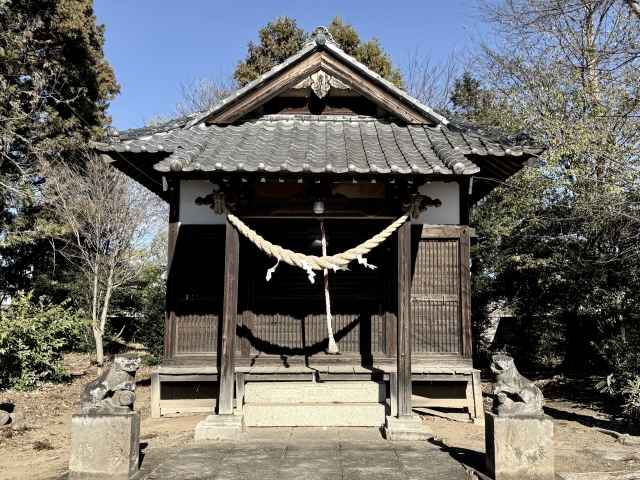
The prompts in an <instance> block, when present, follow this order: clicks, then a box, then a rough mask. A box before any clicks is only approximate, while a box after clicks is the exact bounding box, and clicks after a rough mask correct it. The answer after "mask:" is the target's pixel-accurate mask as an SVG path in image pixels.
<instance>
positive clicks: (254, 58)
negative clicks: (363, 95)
mask: <svg viewBox="0 0 640 480" xmlns="http://www.w3.org/2000/svg"><path fill="white" fill-rule="evenodd" d="M328 28H329V32H331V35H332V36H333V38H334V40H335V41H336V42H337V43H338V45H340V48H342V49H343V50H344V51H345V52H346V53H347V54H349V55H351V56H353V57H354V58H355V59H356V60H358V61H360V62H362V63H364V64H365V65H366V66H367V67H369V68H370V69H371V70H373V71H374V72H376V73H378V74H379V75H380V76H382V77H383V78H385V79H387V80H389V81H390V82H392V83H394V84H395V85H397V86H399V87H402V85H403V83H402V74H401V73H400V70H398V69H397V68H395V67H394V66H393V65H392V63H391V59H390V58H389V55H388V54H387V53H385V51H384V50H383V49H382V47H381V46H380V43H379V42H378V40H377V39H375V38H374V39H371V40H368V41H366V42H363V41H362V40H361V39H360V37H359V36H358V33H357V32H356V30H355V29H354V28H353V26H351V25H349V24H345V23H344V22H343V21H342V20H341V19H340V17H335V18H334V19H333V20H332V21H331V23H330V24H329V27H328ZM259 37H260V43H259V44H255V43H254V42H249V51H248V53H247V58H246V59H245V60H244V61H242V62H240V64H239V65H238V67H237V68H236V71H235V73H234V78H235V80H236V82H238V84H239V85H240V86H244V85H246V84H247V83H249V82H250V81H252V80H255V79H256V78H257V77H259V76H260V75H262V74H263V73H266V72H268V71H269V70H270V69H271V68H273V67H274V66H276V65H278V64H279V63H282V62H283V61H284V60H286V59H287V58H289V57H290V56H291V55H293V54H295V53H296V52H298V50H300V49H301V48H302V46H303V44H304V42H305V40H306V39H307V38H308V35H307V34H306V33H305V32H304V30H302V29H301V28H299V27H298V26H297V24H296V21H295V20H293V19H291V18H289V17H280V18H278V19H276V20H275V21H273V22H269V23H268V24H267V25H266V26H265V27H263V28H261V29H260V31H259Z"/></svg>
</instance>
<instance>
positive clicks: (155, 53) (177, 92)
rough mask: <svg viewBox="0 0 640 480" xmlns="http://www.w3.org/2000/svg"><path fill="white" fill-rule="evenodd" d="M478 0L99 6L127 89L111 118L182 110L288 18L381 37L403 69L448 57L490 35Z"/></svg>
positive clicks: (189, 0) (188, 0)
mask: <svg viewBox="0 0 640 480" xmlns="http://www.w3.org/2000/svg"><path fill="white" fill-rule="evenodd" d="M474 1H475V0H448V1H442V0H407V1H403V0H397V1H395V2H393V1H389V0H384V1H381V0H342V1H338V0H261V1H252V0H245V1H244V2H238V1H236V2H230V1H216V0H182V1H175V0H95V12H96V15H97V17H98V22H99V23H102V24H104V25H105V26H106V45H105V54H106V57H107V59H108V60H109V62H110V63H111V65H112V66H113V67H114V69H115V72H116V76H117V78H118V82H119V83H120V85H121V93H120V95H119V96H118V97H117V98H116V99H115V100H114V101H113V102H112V104H111V107H110V110H109V112H110V114H111V116H112V118H113V125H114V126H115V127H116V128H118V129H127V128H133V127H140V126H143V125H144V124H145V122H147V121H148V120H150V119H152V118H154V117H156V116H159V115H168V114H171V113H173V112H174V111H175V105H176V103H177V102H178V101H179V100H180V96H181V85H183V84H188V83H190V82H192V81H194V80H197V79H201V78H226V77H230V76H231V75H232V72H233V70H234V68H235V66H236V65H237V63H238V62H239V61H240V60H242V59H243V58H244V56H245V54H246V49H247V43H248V42H249V41H250V40H252V39H254V40H255V39H256V38H257V32H258V29H259V28H260V27H262V26H263V25H265V24H266V23H267V22H268V21H269V20H272V19H274V18H276V17H278V16H281V15H288V16H290V17H292V18H295V19H296V20H297V22H298V25H299V26H301V27H303V28H304V29H305V30H307V31H309V30H311V29H312V28H313V27H315V26H317V25H324V24H327V23H329V21H330V20H331V19H332V18H333V17H334V16H335V15H339V16H341V17H342V18H343V20H345V21H346V22H347V23H351V24H352V25H353V26H354V27H355V28H356V30H357V31H358V33H359V34H360V36H361V38H363V39H368V38H370V37H377V38H378V39H379V40H380V42H381V44H382V46H383V47H384V48H385V50H386V51H387V52H389V54H390V55H391V57H392V59H393V61H394V63H395V64H396V65H398V66H399V67H400V68H403V67H404V66H405V64H406V62H407V59H408V57H409V55H410V53H411V52H412V51H416V49H418V50H419V51H420V52H421V54H425V55H430V56H432V57H433V58H434V59H435V60H442V59H444V58H446V57H447V56H448V55H449V54H450V53H451V52H452V51H454V50H455V51H458V52H465V51H468V50H469V48H471V47H472V45H473V41H472V39H473V38H477V37H478V36H479V35H482V31H481V27H479V26H478V25H477V23H476V22H475V20H474V16H473V10H472V5H473V2H474Z"/></svg>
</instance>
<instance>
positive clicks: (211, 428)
mask: <svg viewBox="0 0 640 480" xmlns="http://www.w3.org/2000/svg"><path fill="white" fill-rule="evenodd" d="M241 433H242V416H241V415H209V416H208V417H207V418H205V419H204V420H202V421H201V422H200V423H198V425H196V431H195V440H196V442H206V441H210V440H233V439H235V438H237V437H238V436H239V435H240V434H241Z"/></svg>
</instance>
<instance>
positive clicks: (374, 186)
mask: <svg viewBox="0 0 640 480" xmlns="http://www.w3.org/2000/svg"><path fill="white" fill-rule="evenodd" d="M96 148H97V150H99V151H100V152H101V154H103V155H104V156H105V158H106V159H107V160H108V161H109V162H111V163H112V165H113V166H115V167H116V168H118V169H120V170H121V171H123V172H125V173H126V174H127V175H129V176H131V177H132V178H133V179H135V180H137V181H138V182H140V183H141V184H142V185H144V186H145V187H146V188H148V189H150V190H151V191H153V192H155V193H156V194H158V195H159V196H160V197H162V198H163V199H164V200H165V201H167V202H168V204H169V212H170V213H169V254H168V278H167V282H168V283H167V290H168V292H167V306H166V309H167V311H166V322H165V350H164V359H163V361H162V364H161V366H160V367H159V368H158V370H157V372H156V373H155V374H154V375H153V378H152V414H153V415H154V416H161V415H173V414H177V413H183V412H209V413H212V414H213V413H214V412H215V415H211V416H210V417H209V419H208V420H207V421H208V422H209V423H208V424H207V425H214V424H216V422H218V424H217V425H218V426H220V425H223V426H230V425H231V426H232V427H233V428H235V427H236V426H237V424H238V422H241V423H242V424H243V425H244V426H248V427H259V426H290V425H294V426H296V425H300V426H365V425H371V426H381V425H383V424H385V421H386V424H387V427H389V425H390V423H391V422H392V421H393V419H400V420H402V419H409V418H412V417H411V414H412V411H413V409H417V410H420V409H428V410H427V411H433V410H434V409H437V408H439V407H441V408H445V409H453V410H456V409H458V410H459V412H458V416H459V418H463V417H464V418H466V419H467V421H468V420H469V419H471V420H474V421H477V422H482V421H483V413H482V412H483V409H482V394H481V391H480V377H479V372H478V371H477V370H474V369H473V364H472V351H473V348H472V335H471V317H470V315H471V313H470V298H471V295H470V268H469V267H470V254H469V243H470V236H471V232H472V230H471V229H470V227H469V226H468V223H469V209H470V207H471V206H472V205H473V204H474V203H476V202H478V201H479V200H481V199H482V198H483V197H484V196H486V195H487V193H489V191H490V190H491V188H493V187H494V186H495V185H496V184H498V183H499V182H500V181H503V180H505V179H506V178H508V177H509V176H511V175H513V174H514V173H516V172H517V171H518V170H519V169H521V168H522V167H523V166H524V165H526V164H527V162H528V161H530V160H531V159H532V158H534V157H535V156H536V155H537V154H539V153H540V150H539V149H536V148H533V147H528V146H519V145H506V144H500V143H498V142H496V141H493V140H491V139H489V138H484V137H482V136H480V135H479V134H477V133H473V132H471V131H468V130H465V129H463V128H460V127H457V126H455V125H453V124H452V123H450V122H449V121H448V120H447V119H446V118H444V117H443V116H441V115H439V114H438V113H436V112H434V111H433V110H432V109H430V108H429V107H427V106H425V105H423V104H421V103H420V102H418V101H417V100H416V99H415V98H412V97H411V96H409V95H408V94H407V93H406V92H404V91H403V90H401V89H399V88H397V87H395V86H394V85H392V84H391V83H389V82H388V81H386V80H384V79H383V78H381V77H380V76H379V75H377V74H376V73H374V72H372V71H371V70H369V69H368V68H367V67H366V66H364V65H363V64H361V63H359V62H358V61H356V60H355V59H354V58H352V57H350V56H349V55H347V54H346V53H345V52H344V51H342V50H341V49H340V47H339V45H337V44H336V43H335V42H334V41H333V39H332V38H331V36H330V34H329V33H328V31H327V30H326V29H324V28H318V29H316V31H315V32H314V34H313V35H312V36H311V38H310V40H309V41H308V42H307V43H306V44H305V45H304V47H303V48H302V49H301V50H300V51H299V52H298V53H297V54H295V55H293V56H292V57H290V58H289V59H287V60H286V61H285V62H283V63H282V64H280V65H278V66H276V67H275V68H273V69H272V70H271V71H269V72H267V73H265V74H264V75H262V76H261V77H259V78H257V79H256V80H255V81H253V82H251V83H249V84H248V85H246V86H245V87H243V88H241V89H239V90H238V91H236V92H235V93H233V94H232V95H231V96H229V97H227V98H225V99H224V100H223V101H221V102H220V103H219V104H218V105H217V106H215V107H214V108H213V109H211V110H210V111H207V112H201V113H198V114H194V115H192V116H190V117H187V118H183V119H179V120H176V121H173V122H170V123H168V124H164V125H161V126H158V127H153V128H145V129H138V130H129V131H127V132H122V133H120V134H116V135H113V136H112V137H111V138H110V141H109V142H108V143H101V144H97V145H96ZM475 176H478V177H481V178H478V179H476V180H475V181H474V177H475ZM381 233H383V234H386V235H387V236H386V237H385V238H384V239H382V240H380V239H381V237H380V234H381ZM382 236H384V235H382ZM370 239H377V240H380V241H379V242H378V243H377V245H376V246H375V247H373V248H368V247H367V248H365V250H366V254H362V251H363V250H357V249H356V250H357V251H358V252H360V253H357V252H355V250H354V247H357V246H361V245H369V246H370V242H369V243H367V242H368V241H369V240H370ZM374 243H375V242H374ZM323 246H324V248H325V250H323ZM278 248H280V250H277V249H278ZM363 248H364V247H363ZM274 249H275V250H274ZM276 250H277V251H278V252H279V253H278V254H274V251H276ZM323 251H326V254H324V253H323ZM354 252H355V253H354ZM342 253H344V254H345V255H346V257H349V255H351V256H350V257H349V258H351V261H349V262H348V264H346V265H341V266H340V267H336V265H335V264H334V263H331V262H334V261H337V260H336V258H338V257H339V259H343V260H344V258H345V255H343V256H341V254H342ZM294 254H295V255H294ZM338 254H340V255H338ZM334 256H335V257H334ZM287 260H288V261H287ZM295 262H298V263H297V264H296V263H295ZM327 262H328V263H329V264H330V265H331V266H330V267H329V268H328V269H327V270H326V272H325V269H324V268H322V267H318V266H317V264H318V265H319V264H327ZM314 265H315V267H314ZM374 267H375V268H374ZM267 277H269V278H270V279H267ZM325 279H326V281H325ZM311 280H314V281H313V283H312V282H311ZM329 308H330V313H329ZM327 320H329V321H327ZM333 340H335V347H336V348H334V345H332V342H333ZM335 350H337V352H336V351H335ZM441 412H443V411H441ZM238 419H240V420H238ZM206 427H207V426H206V425H205V426H204V427H203V428H202V429H200V430H197V431H196V437H198V436H199V437H200V438H213V437H216V436H220V435H222V436H224V434H220V433H219V432H220V431H221V430H220V429H219V428H218V430H216V429H215V428H212V429H209V430H207V428H206ZM199 428H200V426H199ZM225 428H226V427H225ZM223 430H224V428H223ZM409 430H411V428H409ZM198 431H200V434H198ZM202 432H204V433H202ZM207 432H209V433H207ZM211 432H213V433H211Z"/></svg>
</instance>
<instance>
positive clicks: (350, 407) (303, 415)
mask: <svg viewBox="0 0 640 480" xmlns="http://www.w3.org/2000/svg"><path fill="white" fill-rule="evenodd" d="M243 411H244V419H245V425H247V426H248V427H380V426H381V425H382V424H383V423H384V405H382V404H381V403H350V404H345V403H342V404H341V403H306V404H246V405H245V406H244V410H243Z"/></svg>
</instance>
